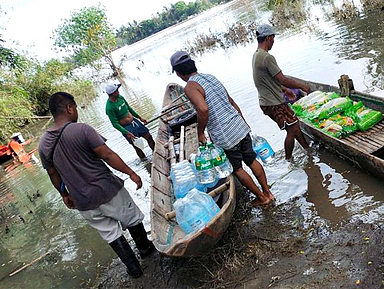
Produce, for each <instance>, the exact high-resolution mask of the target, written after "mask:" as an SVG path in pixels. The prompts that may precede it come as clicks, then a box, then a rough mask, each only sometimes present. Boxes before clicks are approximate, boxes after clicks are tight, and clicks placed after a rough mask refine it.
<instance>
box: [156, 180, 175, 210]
mask: <svg viewBox="0 0 384 289" xmlns="http://www.w3.org/2000/svg"><path fill="white" fill-rule="evenodd" d="M152 194H153V195H152V209H154V210H156V211H157V212H158V213H159V214H161V215H165V214H166V213H168V212H169V211H172V210H173V207H172V197H171V196H169V195H166V194H163V191H160V190H158V189H157V188H156V187H152Z"/></svg>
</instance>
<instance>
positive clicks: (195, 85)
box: [171, 51, 274, 206]
mask: <svg viewBox="0 0 384 289" xmlns="http://www.w3.org/2000/svg"><path fill="white" fill-rule="evenodd" d="M171 65H172V72H173V71H176V74H177V76H179V77H180V78H181V79H182V80H184V81H186V82H187V85H186V86H185V88H184V92H185V94H186V95H187V97H188V98H189V100H190V101H191V102H192V104H193V105H194V107H195V109H196V111H197V133H198V138H199V141H200V142H201V143H205V142H207V139H206V136H205V133H204V131H205V128H207V131H208V133H209V136H210V138H211V140H212V141H213V142H214V143H215V144H216V145H218V146H219V147H221V148H223V149H224V151H225V154H226V155H227V157H228V159H229V161H230V162H231V164H232V166H233V171H234V174H235V175H236V177H237V178H238V179H239V180H240V182H241V183H242V184H243V185H244V186H245V187H247V188H248V189H249V190H250V191H251V192H252V193H253V194H255V195H256V196H257V199H256V200H254V201H252V202H251V204H252V205H253V206H264V205H267V204H269V203H270V202H271V201H273V199H274V196H273V195H272V193H271V192H270V190H269V187H268V183H267V178H266V176H265V172H264V169H263V167H262V166H261V165H260V163H259V162H258V161H257V160H256V154H255V152H254V151H253V148H252V140H251V137H250V134H249V133H250V131H251V129H250V127H249V125H248V124H247V123H246V121H245V119H244V117H243V115H242V114H241V110H240V108H239V106H238V105H237V104H236V103H235V101H234V100H233V99H232V98H231V97H230V96H229V94H228V92H227V90H226V89H225V87H224V86H223V84H222V83H221V82H220V81H219V80H217V78H216V77H215V76H213V75H210V74H203V73H198V72H197V69H196V66H195V62H194V61H193V60H192V59H191V58H190V56H189V54H188V53H187V52H185V51H178V52H176V53H174V54H173V55H172V57H171ZM242 161H244V163H245V164H246V165H247V166H249V167H250V169H251V170H252V172H253V174H254V175H255V177H256V178H257V180H258V181H259V183H260V185H261V187H262V191H260V189H259V188H258V187H257V186H256V184H255V183H254V181H253V179H252V177H251V176H250V175H249V174H248V173H247V172H246V171H245V170H244V169H243V167H242Z"/></svg>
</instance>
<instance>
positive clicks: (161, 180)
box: [151, 167, 172, 194]
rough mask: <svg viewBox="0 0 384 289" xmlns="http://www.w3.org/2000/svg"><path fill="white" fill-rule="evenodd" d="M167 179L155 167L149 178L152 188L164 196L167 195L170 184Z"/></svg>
mask: <svg viewBox="0 0 384 289" xmlns="http://www.w3.org/2000/svg"><path fill="white" fill-rule="evenodd" d="M167 177H168V176H167V175H165V174H163V173H162V172H161V171H159V170H158V169H157V168H156V167H153V169H152V176H151V179H152V181H151V182H152V186H153V187H155V188H156V189H157V190H159V191H160V192H163V193H164V194H169V192H170V190H171V185H172V184H171V181H169V180H168V178H167Z"/></svg>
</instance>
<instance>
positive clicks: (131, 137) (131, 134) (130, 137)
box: [127, 132, 135, 141]
mask: <svg viewBox="0 0 384 289" xmlns="http://www.w3.org/2000/svg"><path fill="white" fill-rule="evenodd" d="M127 137H128V138H129V139H130V140H131V141H133V140H134V139H135V136H134V135H133V133H131V132H127Z"/></svg>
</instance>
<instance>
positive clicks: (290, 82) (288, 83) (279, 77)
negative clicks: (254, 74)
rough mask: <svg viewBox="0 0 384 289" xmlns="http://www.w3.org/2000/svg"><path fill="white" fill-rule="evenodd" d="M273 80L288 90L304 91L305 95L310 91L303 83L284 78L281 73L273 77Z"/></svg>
mask: <svg viewBox="0 0 384 289" xmlns="http://www.w3.org/2000/svg"><path fill="white" fill-rule="evenodd" d="M275 79H276V80H277V81H278V82H279V83H280V84H281V85H283V86H285V87H289V88H300V89H302V90H304V91H305V92H306V93H310V92H311V89H310V88H309V86H308V85H307V84H305V83H303V82H299V81H296V80H293V79H291V78H288V77H286V76H285V75H284V74H283V73H282V72H281V71H280V72H279V73H278V74H276V75H275Z"/></svg>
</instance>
